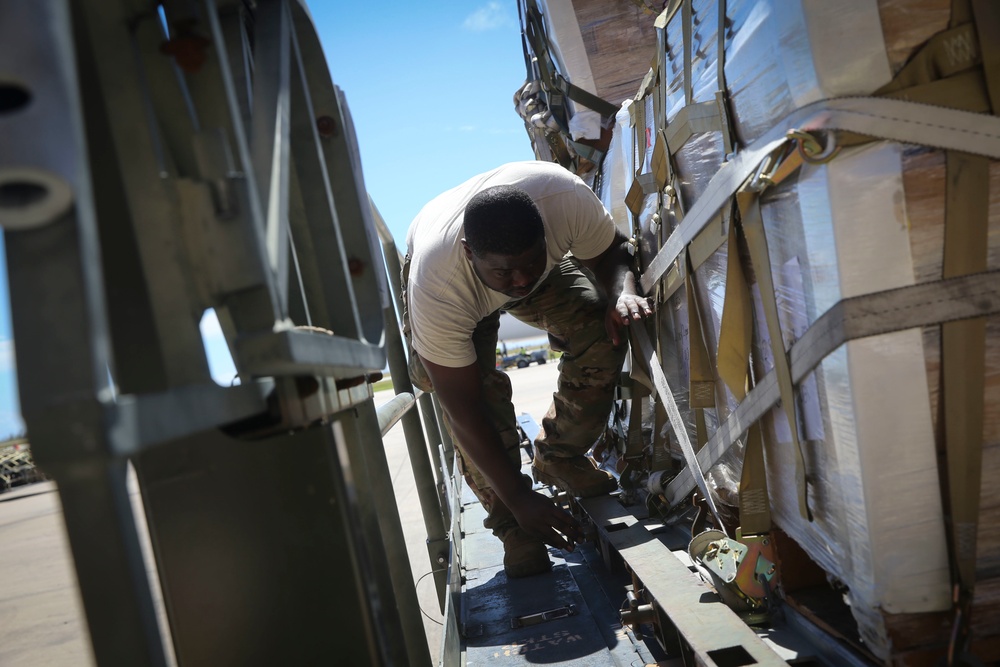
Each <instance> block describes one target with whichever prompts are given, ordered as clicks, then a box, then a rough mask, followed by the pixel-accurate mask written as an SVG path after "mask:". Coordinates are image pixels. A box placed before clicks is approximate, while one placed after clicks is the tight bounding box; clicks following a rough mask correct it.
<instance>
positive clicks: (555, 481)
mask: <svg viewBox="0 0 1000 667" xmlns="http://www.w3.org/2000/svg"><path fill="white" fill-rule="evenodd" d="M531 472H532V474H533V475H534V477H535V481H536V482H540V483H542V484H548V485H550V486H554V487H556V488H557V489H560V490H561V491H565V492H566V493H568V494H570V495H572V496H574V497H576V498H592V497H593V496H600V495H603V494H605V493H611V492H612V491H614V490H615V489H616V488H618V481H617V480H616V479H615V478H614V475H612V474H611V473H609V472H606V471H604V470H600V469H598V467H597V464H595V463H594V460H593V459H591V458H590V457H589V456H571V457H569V458H553V459H551V460H549V461H542V460H541V459H539V458H538V457H535V460H534V462H533V463H532V464H531Z"/></svg>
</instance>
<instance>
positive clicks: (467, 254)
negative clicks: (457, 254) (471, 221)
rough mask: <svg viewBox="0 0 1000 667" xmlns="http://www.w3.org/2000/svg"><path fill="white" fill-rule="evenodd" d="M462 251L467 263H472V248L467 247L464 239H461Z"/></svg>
mask: <svg viewBox="0 0 1000 667" xmlns="http://www.w3.org/2000/svg"><path fill="white" fill-rule="evenodd" d="M462 250H464V251H465V258H466V259H468V260H469V261H472V247H471V246H470V245H469V242H468V241H466V240H465V239H462Z"/></svg>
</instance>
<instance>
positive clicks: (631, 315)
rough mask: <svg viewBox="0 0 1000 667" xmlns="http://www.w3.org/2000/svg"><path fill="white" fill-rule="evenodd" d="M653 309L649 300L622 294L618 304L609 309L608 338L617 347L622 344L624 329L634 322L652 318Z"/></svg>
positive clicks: (606, 318)
mask: <svg viewBox="0 0 1000 667" xmlns="http://www.w3.org/2000/svg"><path fill="white" fill-rule="evenodd" d="M652 314H653V308H652V306H651V305H650V301H649V299H647V298H646V297H642V296H637V295H635V294H622V295H621V296H619V297H618V302H617V303H615V305H614V307H613V308H608V312H607V316H606V317H605V321H604V324H605V326H606V327H607V330H608V336H610V337H611V342H612V343H613V344H615V345H618V344H620V343H621V338H622V336H621V331H622V327H627V326H629V325H630V324H632V322H638V321H639V320H641V319H644V318H646V317H650V316H651V315H652Z"/></svg>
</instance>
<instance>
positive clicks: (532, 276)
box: [462, 238, 546, 299]
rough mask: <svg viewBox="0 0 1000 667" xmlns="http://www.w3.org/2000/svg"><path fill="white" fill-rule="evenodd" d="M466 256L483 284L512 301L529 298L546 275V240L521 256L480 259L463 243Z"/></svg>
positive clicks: (490, 254)
mask: <svg viewBox="0 0 1000 667" xmlns="http://www.w3.org/2000/svg"><path fill="white" fill-rule="evenodd" d="M462 248H464V249H465V256H466V257H467V258H468V260H469V262H470V263H471V264H472V270H473V271H475V272H476V275H477V276H479V280H481V281H482V282H483V284H484V285H486V286H487V287H489V288H490V289H491V290H494V291H497V292H500V293H501V294H505V295H506V296H509V297H511V298H512V299H520V298H523V297H526V296H528V293H529V292H531V290H532V289H534V287H535V284H536V283H537V282H538V280H539V278H541V277H542V274H544V273H545V258H546V252H545V239H544V238H541V239H539V240H538V242H537V243H535V245H534V246H532V247H531V248H528V249H527V250H526V251H524V252H523V253H521V254H519V255H498V254H495V253H486V254H485V255H483V256H482V257H477V256H476V254H475V253H474V252H472V248H470V247H469V244H468V243H466V242H465V239H462Z"/></svg>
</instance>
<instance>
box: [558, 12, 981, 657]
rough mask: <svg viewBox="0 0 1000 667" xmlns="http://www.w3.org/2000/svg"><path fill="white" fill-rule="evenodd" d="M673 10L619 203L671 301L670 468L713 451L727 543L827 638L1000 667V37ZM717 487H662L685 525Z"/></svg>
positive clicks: (616, 173)
mask: <svg viewBox="0 0 1000 667" xmlns="http://www.w3.org/2000/svg"><path fill="white" fill-rule="evenodd" d="M720 3H721V4H720ZM550 4H553V3H550ZM618 4H621V5H627V4H629V3H618ZM667 4H668V6H667V7H666V9H665V10H664V11H663V12H662V13H660V14H659V15H658V16H657V17H655V26H656V32H657V42H658V43H657V44H656V45H655V47H654V45H652V44H649V45H636V48H640V47H641V48H643V49H647V48H648V52H649V57H650V58H651V59H652V61H653V68H652V70H651V71H650V73H649V75H648V76H647V77H646V79H645V80H644V81H643V83H642V84H641V86H640V87H639V90H638V92H637V93H634V95H633V96H631V99H629V100H626V101H625V103H624V104H622V105H621V110H620V111H619V113H618V114H617V118H616V124H615V128H614V132H613V138H612V140H611V143H610V146H608V148H607V152H606V155H605V156H604V159H603V161H602V162H601V167H600V169H599V176H598V177H597V178H595V179H594V186H595V189H596V190H597V191H598V194H599V195H600V196H601V197H602V200H603V201H604V202H605V204H606V205H607V206H608V208H609V210H611V211H612V213H613V214H614V215H615V217H616V220H617V221H618V222H619V224H620V225H621V226H622V227H623V228H624V229H628V230H629V231H630V233H631V234H633V235H634V237H635V238H636V241H637V246H638V257H639V260H640V267H641V269H642V271H643V276H642V283H643V286H644V288H646V289H647V290H648V293H649V295H650V296H653V297H655V298H656V301H657V306H658V310H659V316H658V318H657V319H658V321H657V322H656V326H655V331H654V330H652V329H651V333H655V338H654V341H655V343H656V350H657V354H652V353H649V354H646V355H637V356H638V357H642V356H645V357H646V359H645V361H647V362H651V363H653V364H655V365H657V366H658V368H659V369H660V370H662V371H663V375H664V376H665V380H666V383H667V385H669V393H671V394H672V398H673V400H676V403H677V405H678V407H679V414H680V417H681V419H682V420H683V422H684V423H683V424H681V423H678V422H677V421H676V420H675V421H674V423H672V424H671V423H670V421H668V420H666V419H663V418H660V419H657V420H655V424H656V428H654V429H653V434H652V441H651V442H650V443H649V444H650V445H651V447H652V448H654V449H656V450H662V449H663V448H667V449H668V450H670V451H672V452H673V453H675V454H676V456H675V458H676V459H677V460H678V461H680V460H684V457H683V456H682V451H681V449H682V447H683V443H684V441H689V442H691V443H693V444H694V448H700V451H699V453H698V459H699V461H700V465H699V467H700V468H702V469H704V470H705V472H706V474H707V478H708V483H707V484H704V485H702V488H704V489H706V490H708V491H709V494H708V495H709V496H710V497H709V498H708V499H707V500H709V501H711V502H710V504H711V505H713V506H714V507H715V508H716V510H717V512H716V513H717V516H718V523H720V524H723V526H724V527H726V526H728V529H729V530H730V531H731V532H732V528H734V526H735V524H742V525H743V528H744V530H743V531H742V532H743V534H752V533H762V534H769V535H770V534H773V535H775V536H776V537H778V553H777V558H778V559H779V560H780V562H781V565H782V567H781V568H780V571H781V574H782V577H783V584H782V587H781V590H780V592H781V594H782V596H783V597H784V598H785V600H786V601H787V603H788V604H791V605H794V606H795V607H796V608H797V609H798V610H799V611H801V612H802V613H804V614H806V615H807V616H810V617H811V618H813V619H814V620H816V622H817V623H819V624H821V625H824V626H825V627H827V628H828V629H831V631H832V630H833V629H834V626H836V629H837V631H838V632H841V633H842V634H844V636H845V637H846V638H847V639H848V640H851V641H853V642H855V643H856V644H857V645H858V646H859V647H860V648H861V649H862V650H864V651H866V652H867V653H868V654H870V655H872V656H874V657H875V658H877V659H878V660H880V661H886V662H892V663H899V664H923V663H924V662H926V661H927V660H930V659H931V658H932V657H933V656H935V655H939V654H941V653H942V652H944V651H946V650H950V651H952V652H956V651H960V650H962V649H963V648H965V649H969V650H972V651H973V652H975V653H976V654H977V655H980V656H984V657H990V658H991V659H996V658H1000V530H998V528H997V526H1000V489H998V488H997V487H996V485H995V484H992V483H991V482H992V481H993V479H994V478H995V477H996V475H997V474H998V472H1000V317H998V315H997V314H996V313H997V311H998V300H1000V297H998V286H1000V273H997V272H998V271H1000V164H998V163H997V158H998V157H1000V123H998V121H997V119H996V118H995V115H996V114H997V113H998V112H1000V51H997V49H998V48H1000V47H998V46H997V42H998V39H997V35H1000V12H998V10H997V9H996V8H995V7H994V6H993V5H991V4H990V3H986V2H978V1H976V2H971V3H962V2H956V3H954V4H955V7H954V8H952V3H951V2H950V1H947V0H923V1H918V0H909V1H907V0H882V1H881V2H875V1H874V0H850V1H846V2H838V3H822V2H809V1H803V2H798V3H786V2H781V3H779V2H777V0H771V1H754V0H729V1H728V2H722V0H719V1H718V2H717V1H709V0H704V1H699V0H687V1H684V2H670V3H667ZM573 5H574V7H575V8H576V15H577V20H578V22H579V24H580V25H581V27H583V26H585V25H592V22H591V23H588V20H589V19H586V18H585V17H586V16H588V14H587V12H588V11H589V9H588V8H586V7H585V5H586V3H584V2H575V3H573ZM630 20H631V21H633V22H635V21H639V22H646V23H651V22H652V21H653V17H645V16H643V15H641V14H639V15H637V16H634V17H632V19H630ZM720 27H721V30H720ZM602 29H603V30H606V31H612V30H617V31H618V32H619V33H622V32H624V31H625V30H626V27H625V26H624V25H622V24H621V23H619V25H618V26H617V27H615V26H614V25H613V24H609V25H604V26H602ZM987 35H992V39H987V38H986V37H985V36H987ZM591 41H593V40H591ZM600 57H601V54H600V53H599V52H597V51H595V50H594V48H593V47H592V46H591V45H589V44H588V49H587V58H585V59H582V60H581V59H579V58H577V59H575V61H567V62H566V63H565V68H566V69H565V73H566V75H567V78H569V79H570V80H573V70H574V68H575V67H581V66H586V67H588V68H589V69H590V70H591V71H597V70H598V69H600V68H599V67H597V66H595V62H596V61H599V60H600ZM908 63H909V64H908ZM629 76H631V74H630V75H629ZM595 78H596V77H595ZM605 86H606V89H607V90H610V89H611V88H610V87H608V84H607V82H605ZM903 100H905V101H903ZM610 101H611V102H614V103H616V104H617V103H619V102H620V101H621V100H619V99H611V100H610ZM944 107H948V108H944ZM637 351H638V350H637ZM643 361H644V360H643V359H641V358H638V359H637V362H636V363H637V366H642V364H643ZM647 370H649V371H650V372H649V375H650V376H655V375H656V374H657V372H653V369H647ZM653 388H654V389H655V387H653ZM661 389H662V387H661ZM654 393H658V394H659V395H658V396H656V397H654V402H655V403H656V404H657V405H658V406H659V405H665V404H668V403H669V402H670V400H671V399H670V397H667V396H664V395H662V394H663V392H662V391H659V392H654ZM661 424H662V427H661ZM759 434H760V435H759ZM760 437H762V440H763V445H762V447H763V459H762V460H760V459H759V458H755V457H759V456H760V455H759V454H757V453H756V449H757V447H755V446H754V444H755V439H757V438H760ZM657 458H658V457H652V459H651V460H656V459H657ZM751 459H753V460H752V461H751ZM687 460H690V458H688V459H687ZM744 461H746V463H747V465H746V466H744ZM758 461H760V462H761V464H762V466H763V468H764V469H766V482H765V480H764V478H763V477H764V476H763V475H762V476H759V478H755V477H754V475H753V474H751V473H752V471H753V469H755V465H756V463H757V462H758ZM678 466H679V467H683V466H681V465H680V464H678ZM691 468H692V466H690V465H688V466H686V467H683V470H681V471H680V474H677V475H676V476H674V473H676V472H678V471H677V470H668V471H666V472H665V473H663V472H659V471H657V472H656V474H652V475H650V477H649V481H648V487H649V489H650V491H652V492H653V493H654V494H656V495H658V496H660V497H662V498H663V499H665V500H666V501H668V504H670V505H672V506H677V505H679V504H680V503H681V502H682V501H684V500H685V499H686V498H687V497H688V496H689V495H690V494H691V492H692V491H694V490H695V488H696V484H697V482H698V478H699V477H700V473H699V472H698V471H692V469H691ZM661 480H666V481H665V482H663V481H661ZM741 489H742V492H741ZM761 493H766V497H767V498H768V499H769V502H768V503H766V504H765V505H764V506H763V507H762V506H761V505H760V504H759V503H758V504H756V505H755V504H754V503H752V502H750V501H751V499H752V498H751V497H752V496H754V494H758V495H759V494H761ZM751 525H752V527H753V529H751V530H748V527H750V526H751ZM772 527H773V530H771V528H772ZM810 571H815V573H816V575H817V576H816V577H813V578H812V579H810V577H809V576H808V573H809V572H810ZM817 580H818V581H819V582H820V583H822V584H823V586H822V588H825V589H827V590H828V591H836V596H837V597H839V596H840V595H841V594H843V597H844V599H845V600H846V601H847V604H848V605H849V607H850V613H851V615H852V616H853V619H854V622H855V623H856V626H857V627H856V630H855V629H854V628H843V627H841V626H839V625H837V623H836V622H835V621H834V620H831V619H830V618H828V617H826V616H825V613H826V611H828V605H826V604H825V603H820V604H816V603H815V602H814V601H815V600H816V599H817V598H816V597H815V594H814V591H815V589H814V588H812V587H810V586H808V585H807V583H810V584H811V583H815V582H816V581H817ZM955 591H958V595H957V603H956V595H955ZM968 638H971V642H969V641H966V639H968Z"/></svg>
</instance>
